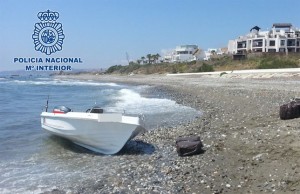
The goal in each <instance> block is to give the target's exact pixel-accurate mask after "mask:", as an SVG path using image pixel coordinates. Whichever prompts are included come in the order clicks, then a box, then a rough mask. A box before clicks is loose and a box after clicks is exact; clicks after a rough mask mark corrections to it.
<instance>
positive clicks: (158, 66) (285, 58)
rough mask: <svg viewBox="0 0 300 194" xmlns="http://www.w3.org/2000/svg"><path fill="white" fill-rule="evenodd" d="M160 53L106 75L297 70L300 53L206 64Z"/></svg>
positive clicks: (221, 58) (254, 55)
mask: <svg viewBox="0 0 300 194" xmlns="http://www.w3.org/2000/svg"><path fill="white" fill-rule="evenodd" d="M159 58H160V56H159V54H155V55H152V54H148V55H146V57H141V58H140V59H138V60H136V61H131V62H129V64H128V65H114V66H111V67H109V68H108V69H107V70H106V71H105V73H106V74H131V73H133V74H164V73H194V72H212V71H232V70H245V69H277V68H297V67H300V54H289V55H286V54H263V53H251V54H248V55H247V57H246V59H244V60H233V58H232V56H230V55H221V56H214V57H212V58H211V59H210V60H209V61H192V62H180V63H168V62H163V61H161V60H159Z"/></svg>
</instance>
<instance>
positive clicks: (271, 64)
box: [257, 57, 298, 69]
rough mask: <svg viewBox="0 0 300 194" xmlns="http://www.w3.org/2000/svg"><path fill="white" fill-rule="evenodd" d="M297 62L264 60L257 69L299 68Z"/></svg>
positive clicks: (269, 58)
mask: <svg viewBox="0 0 300 194" xmlns="http://www.w3.org/2000/svg"><path fill="white" fill-rule="evenodd" d="M297 67H298V64H297V62H296V61H293V60H290V59H278V58H271V57H268V58H264V59H261V60H260V61H259V64H258V66H257V69H279V68H297Z"/></svg>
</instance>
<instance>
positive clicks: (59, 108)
mask: <svg viewBox="0 0 300 194" xmlns="http://www.w3.org/2000/svg"><path fill="white" fill-rule="evenodd" d="M71 111H72V109H70V108H68V107H66V106H56V107H54V109H53V113H63V114H64V113H67V112H71Z"/></svg>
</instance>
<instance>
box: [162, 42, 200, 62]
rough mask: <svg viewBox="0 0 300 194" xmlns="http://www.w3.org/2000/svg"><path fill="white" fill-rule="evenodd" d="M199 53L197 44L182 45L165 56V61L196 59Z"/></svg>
mask: <svg viewBox="0 0 300 194" xmlns="http://www.w3.org/2000/svg"><path fill="white" fill-rule="evenodd" d="M197 53H199V48H198V46H197V45H181V46H177V47H176V48H175V49H174V50H172V51H171V52H170V53H167V54H166V55H165V56H164V61H166V62H171V63H176V62H190V61H195V60H197Z"/></svg>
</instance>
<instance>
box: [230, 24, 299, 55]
mask: <svg viewBox="0 0 300 194" xmlns="http://www.w3.org/2000/svg"><path fill="white" fill-rule="evenodd" d="M251 52H273V53H274V52H276V53H278V52H279V53H280V52H282V53H295V52H297V53H298V52H300V31H299V29H298V28H294V27H293V26H292V24H290V23H274V24H273V26H272V29H271V30H268V31H261V30H260V28H259V27H258V26H254V27H253V28H251V30H250V33H249V34H247V35H244V36H240V37H238V38H237V39H235V40H230V41H229V42H228V53H230V54H246V53H251Z"/></svg>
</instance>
